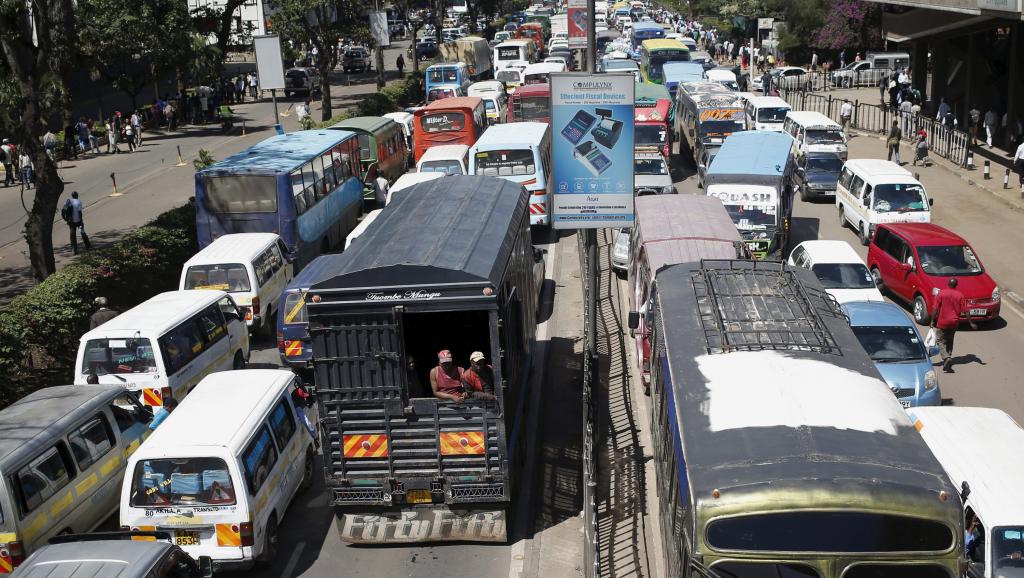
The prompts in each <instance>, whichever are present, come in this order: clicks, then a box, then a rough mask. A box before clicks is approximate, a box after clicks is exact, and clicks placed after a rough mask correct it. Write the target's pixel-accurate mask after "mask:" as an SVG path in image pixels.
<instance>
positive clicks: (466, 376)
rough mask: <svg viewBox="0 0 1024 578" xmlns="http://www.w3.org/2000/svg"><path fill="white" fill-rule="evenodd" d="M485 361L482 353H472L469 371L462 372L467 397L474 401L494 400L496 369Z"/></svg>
mask: <svg viewBox="0 0 1024 578" xmlns="http://www.w3.org/2000/svg"><path fill="white" fill-rule="evenodd" d="M484 359H485V357H484V354H483V353H482V352H480V351H474V352H473V353H470V354H469V369H467V370H466V371H464V372H462V383H463V385H464V386H465V388H466V395H467V396H468V397H470V398H472V399H494V369H493V368H492V367H491V365H490V364H488V363H484Z"/></svg>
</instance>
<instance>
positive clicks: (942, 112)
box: [935, 98, 949, 123]
mask: <svg viewBox="0 0 1024 578" xmlns="http://www.w3.org/2000/svg"><path fill="white" fill-rule="evenodd" d="M948 114H949V105H948V104H946V99H945V98H941V99H939V109H938V111H937V113H936V114H935V120H937V121H939V122H940V123H941V122H944V121H945V119H946V115H948Z"/></svg>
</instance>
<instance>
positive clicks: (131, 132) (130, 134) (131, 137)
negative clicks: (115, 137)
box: [124, 123, 135, 153]
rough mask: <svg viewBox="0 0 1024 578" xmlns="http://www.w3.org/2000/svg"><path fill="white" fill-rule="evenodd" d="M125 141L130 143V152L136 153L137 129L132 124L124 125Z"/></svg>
mask: <svg viewBox="0 0 1024 578" xmlns="http://www.w3.org/2000/svg"><path fill="white" fill-rule="evenodd" d="M124 140H125V141H127V142H128V152H130V153H131V152H135V127H134V126H132V123H128V124H126V125H124Z"/></svg>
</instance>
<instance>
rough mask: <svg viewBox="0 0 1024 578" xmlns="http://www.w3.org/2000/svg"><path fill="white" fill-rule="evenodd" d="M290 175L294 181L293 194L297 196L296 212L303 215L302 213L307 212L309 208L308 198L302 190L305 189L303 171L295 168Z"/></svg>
mask: <svg viewBox="0 0 1024 578" xmlns="http://www.w3.org/2000/svg"><path fill="white" fill-rule="evenodd" d="M290 177H291V182H292V196H293V197H295V213H296V214H298V215H301V214H302V213H305V212H306V209H307V208H308V207H307V206H306V198H305V197H304V196H303V195H302V191H303V189H305V187H304V186H303V182H302V171H300V170H299V169H295V170H294V171H292V173H291V175H290Z"/></svg>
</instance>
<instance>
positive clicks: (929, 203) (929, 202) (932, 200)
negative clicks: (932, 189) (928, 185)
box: [928, 197, 935, 207]
mask: <svg viewBox="0 0 1024 578" xmlns="http://www.w3.org/2000/svg"><path fill="white" fill-rule="evenodd" d="M928 206H929V207H932V206H935V199H933V198H931V197H929V198H928Z"/></svg>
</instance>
